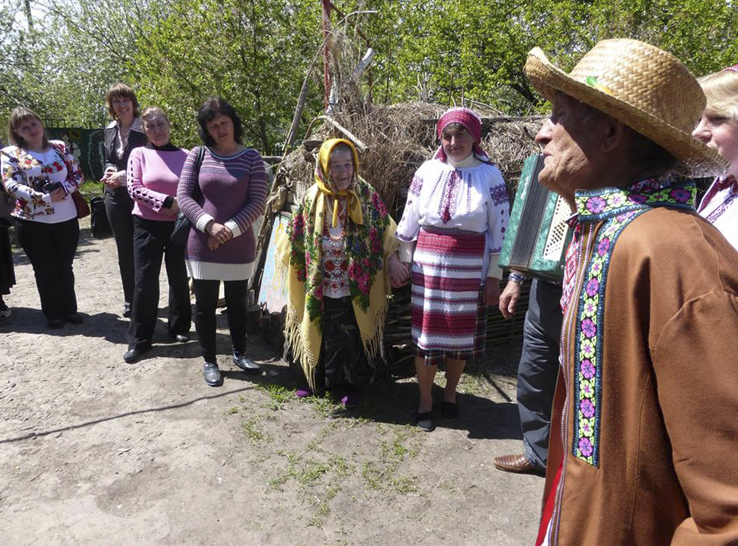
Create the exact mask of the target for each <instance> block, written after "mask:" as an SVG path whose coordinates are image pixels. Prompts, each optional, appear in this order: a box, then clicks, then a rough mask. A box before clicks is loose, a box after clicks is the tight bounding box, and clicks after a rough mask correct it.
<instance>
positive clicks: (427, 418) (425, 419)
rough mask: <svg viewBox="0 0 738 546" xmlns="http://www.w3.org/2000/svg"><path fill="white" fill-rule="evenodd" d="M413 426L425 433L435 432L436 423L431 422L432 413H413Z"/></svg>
mask: <svg viewBox="0 0 738 546" xmlns="http://www.w3.org/2000/svg"><path fill="white" fill-rule="evenodd" d="M415 425H416V426H417V427H418V428H419V429H420V430H423V431H425V432H433V431H434V430H436V423H435V421H434V420H433V411H426V412H423V413H417V412H416V413H415Z"/></svg>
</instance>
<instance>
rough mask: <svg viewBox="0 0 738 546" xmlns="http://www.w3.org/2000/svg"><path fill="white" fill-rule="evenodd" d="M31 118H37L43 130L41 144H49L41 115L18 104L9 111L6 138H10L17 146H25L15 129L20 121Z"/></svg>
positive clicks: (23, 140) (24, 141)
mask: <svg viewBox="0 0 738 546" xmlns="http://www.w3.org/2000/svg"><path fill="white" fill-rule="evenodd" d="M32 119H37V120H38V121H39V123H40V124H41V128H42V129H43V130H44V139H43V145H44V146H48V145H49V139H48V137H47V136H46V127H44V122H43V120H42V119H41V116H39V115H38V114H37V113H36V112H34V111H33V110H31V109H30V108H25V107H23V106H19V107H18V108H16V109H14V110H13V111H12V112H11V113H10V118H9V119H8V139H10V142H11V143H12V144H14V145H16V146H18V148H25V147H26V140H25V139H24V138H23V137H22V136H20V135H19V134H18V132H17V131H16V129H18V126H19V125H20V124H21V123H23V122H25V121H29V120H32Z"/></svg>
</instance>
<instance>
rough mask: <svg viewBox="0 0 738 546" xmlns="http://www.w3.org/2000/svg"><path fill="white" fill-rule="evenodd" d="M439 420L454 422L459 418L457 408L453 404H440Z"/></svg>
mask: <svg viewBox="0 0 738 546" xmlns="http://www.w3.org/2000/svg"><path fill="white" fill-rule="evenodd" d="M441 418H442V419H443V420H444V421H456V420H457V419H458V418H459V406H457V405H456V404H454V403H453V402H444V403H443V404H441Z"/></svg>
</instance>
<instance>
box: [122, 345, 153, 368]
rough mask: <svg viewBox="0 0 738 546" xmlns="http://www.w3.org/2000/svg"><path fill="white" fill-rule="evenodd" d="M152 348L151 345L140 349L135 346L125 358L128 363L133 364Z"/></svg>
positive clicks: (127, 352)
mask: <svg viewBox="0 0 738 546" xmlns="http://www.w3.org/2000/svg"><path fill="white" fill-rule="evenodd" d="M150 348H151V347H147V348H145V349H139V348H136V347H133V348H131V349H128V350H127V351H126V352H125V354H124V355H123V360H125V361H126V362H127V363H128V364H133V363H134V362H137V361H138V359H140V358H141V357H142V356H143V355H144V353H146V352H148V351H149V349H150Z"/></svg>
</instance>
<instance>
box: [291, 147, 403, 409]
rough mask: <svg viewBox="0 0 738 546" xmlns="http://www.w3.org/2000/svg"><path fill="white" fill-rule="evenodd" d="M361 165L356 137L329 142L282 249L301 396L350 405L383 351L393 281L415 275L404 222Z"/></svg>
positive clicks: (367, 379)
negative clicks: (401, 252)
mask: <svg viewBox="0 0 738 546" xmlns="http://www.w3.org/2000/svg"><path fill="white" fill-rule="evenodd" d="M358 167H359V158H358V155H357V153H356V149H355V148H354V146H353V144H352V143H351V142H349V141H348V140H343V139H331V140H327V141H325V142H324V143H323V145H322V146H321V148H320V152H319V154H318V160H317V164H316V168H315V184H313V185H312V186H311V187H310V188H309V189H308V191H307V193H306V194H305V198H304V199H303V201H302V203H301V204H300V205H299V207H298V209H297V211H295V214H294V216H293V217H292V220H291V221H290V223H289V225H288V227H287V230H286V233H285V236H283V237H282V239H281V241H280V244H279V249H278V254H279V255H280V258H281V263H282V265H283V266H285V267H287V268H288V274H287V290H288V293H289V305H288V311H287V321H286V325H285V330H286V331H285V337H286V345H287V347H286V348H287V350H288V352H291V353H292V356H293V358H294V360H295V361H296V362H299V364H300V366H301V367H302V371H303V372H304V375H305V378H306V380H307V387H305V388H300V389H298V390H297V393H296V394H297V396H298V397H306V396H310V395H311V394H312V393H315V392H318V393H320V392H322V391H323V390H324V389H328V390H331V391H332V392H333V393H334V394H335V395H336V397H340V398H341V401H342V402H343V404H344V405H345V406H346V407H347V408H350V407H356V406H357V405H358V403H359V387H360V385H361V384H363V383H365V382H367V381H370V380H371V379H372V378H373V376H374V372H375V371H376V362H377V360H378V359H379V358H381V356H382V352H383V351H382V342H383V334H384V318H385V313H386V310H387V296H388V295H389V293H390V288H389V284H391V285H392V286H394V287H397V286H401V285H403V284H405V283H406V282H407V280H408V277H409V270H408V268H407V267H406V266H405V265H404V264H402V263H401V262H400V259H399V256H398V254H397V247H398V244H397V243H396V240H395V237H394V233H395V228H396V224H395V222H394V220H393V219H392V218H391V217H390V215H389V214H388V212H387V208H386V207H385V205H384V203H383V202H382V199H381V198H380V196H379V194H378V193H377V192H376V191H375V190H374V188H373V187H372V186H370V185H369V184H368V183H367V182H366V181H365V180H363V179H362V178H361V177H360V176H359V175H358ZM388 281H389V282H388Z"/></svg>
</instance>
